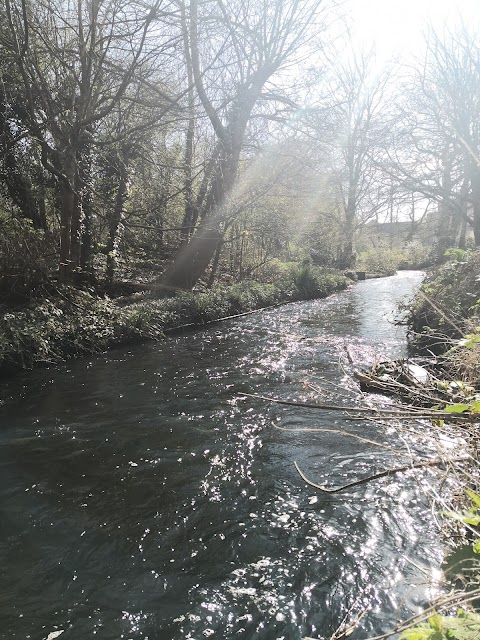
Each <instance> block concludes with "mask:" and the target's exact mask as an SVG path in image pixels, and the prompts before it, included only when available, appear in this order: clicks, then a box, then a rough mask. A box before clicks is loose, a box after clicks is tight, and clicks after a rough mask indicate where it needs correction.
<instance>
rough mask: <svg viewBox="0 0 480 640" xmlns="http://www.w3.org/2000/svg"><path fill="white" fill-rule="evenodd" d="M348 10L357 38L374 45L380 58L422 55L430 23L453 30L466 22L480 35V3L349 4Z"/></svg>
mask: <svg viewBox="0 0 480 640" xmlns="http://www.w3.org/2000/svg"><path fill="white" fill-rule="evenodd" d="M346 8H347V9H348V10H349V13H350V15H351V17H352V20H353V26H352V32H353V36H354V38H355V39H358V41H359V42H362V43H365V44H366V45H367V46H368V45H369V44H373V42H375V43H376V51H377V57H378V58H390V57H391V56H392V55H394V54H396V53H405V54H407V53H415V51H420V50H421V48H422V41H423V36H422V33H423V31H424V29H425V27H426V26H427V25H428V24H429V23H431V24H432V25H433V26H434V27H435V28H441V27H442V25H444V24H447V25H448V26H449V27H453V26H454V24H455V23H456V22H459V21H460V20H462V19H463V20H464V22H465V23H466V24H467V25H469V26H471V27H472V28H473V29H474V30H476V29H478V30H479V31H480V0H348V4H347V6H346Z"/></svg>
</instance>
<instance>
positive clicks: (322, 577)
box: [0, 272, 441, 640]
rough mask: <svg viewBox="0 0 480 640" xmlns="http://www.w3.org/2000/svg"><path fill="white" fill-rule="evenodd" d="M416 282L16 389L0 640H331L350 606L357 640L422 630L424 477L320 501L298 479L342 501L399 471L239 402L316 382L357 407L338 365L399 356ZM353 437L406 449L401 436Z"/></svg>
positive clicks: (6, 442)
mask: <svg viewBox="0 0 480 640" xmlns="http://www.w3.org/2000/svg"><path fill="white" fill-rule="evenodd" d="M420 279H421V273H419V272H415V273H414V272H410V273H402V274H400V275H398V276H395V277H393V278H385V279H381V280H370V281H367V282H362V283H358V284H357V285H355V286H354V287H352V288H351V289H350V290H349V291H347V292H344V293H341V294H338V295H335V296H332V297H331V298H328V299H327V300H323V301H314V302H307V303H298V304H293V305H288V306H285V307H281V308H278V309H275V310H272V311H267V312H260V313H257V314H254V315H250V316H246V317H244V318H240V319H238V320H235V321H229V322H227V323H223V324H219V325H214V326H212V327H210V328H208V329H205V330H199V331H196V332H193V333H189V334H186V335H182V336H177V337H174V338H171V339H169V340H168V341H166V342H164V343H159V344H153V345H147V346H144V347H140V348H135V349H132V350H120V351H115V352H110V353H109V354H107V355H105V356H101V357H98V358H95V359H94V360H92V361H91V362H89V361H87V360H78V361H75V362H72V363H70V364H68V365H66V366H62V367H59V368H52V369H51V370H47V371H35V372H32V373H28V374H25V375H22V376H18V377H16V378H14V379H13V380H12V381H10V382H9V383H8V384H7V385H6V386H5V388H4V390H3V392H2V396H1V397H2V398H3V400H4V404H3V406H2V407H0V424H1V430H0V471H1V476H0V480H1V483H0V492H1V509H2V513H1V520H0V550H1V556H0V574H1V581H0V636H1V637H4V638H9V639H10V638H12V639H13V638H21V639H24V638H32V639H44V638H47V636H48V634H49V633H51V632H52V631H54V630H64V633H63V635H62V636H61V637H62V640H69V639H72V638H74V639H77V638H78V639H83V638H99V639H102V640H103V639H105V640H110V639H112V640H113V639H115V640H116V639H120V638H125V639H132V640H137V639H140V638H141V639H143V640H147V639H148V640H157V639H158V640H163V639H178V640H180V639H182V640H184V639H188V638H195V639H196V640H200V639H203V638H209V637H214V638H218V639H220V638H221V639H222V640H228V639H230V638H266V639H267V638H268V639H269V640H280V639H282V638H284V639H285V640H290V639H297V638H302V637H303V636H304V635H309V636H314V637H320V636H328V634H329V633H331V632H332V631H333V630H334V629H335V628H336V626H337V625H338V624H339V622H340V621H341V619H342V618H343V616H344V615H345V613H346V612H347V610H348V609H349V608H350V607H353V611H355V612H358V611H360V610H362V609H367V612H366V614H365V615H364V617H363V618H362V621H361V624H360V627H359V629H358V630H357V631H356V632H355V634H354V636H353V637H354V638H366V637H368V635H369V634H373V633H377V632H380V631H385V630H387V629H388V628H390V626H391V625H392V624H394V623H395V621H396V619H397V618H398V617H401V616H404V615H406V614H407V613H412V612H416V611H417V610H418V606H420V605H421V604H422V602H423V601H424V599H425V598H426V597H427V593H428V592H427V587H428V580H429V576H431V573H432V570H434V569H435V568H436V567H438V564H439V561H440V556H441V549H440V546H439V542H438V538H437V535H436V531H435V528H434V526H433V524H432V522H431V517H430V515H429V513H428V507H427V501H426V499H425V496H424V493H423V490H424V482H427V481H428V479H430V478H431V477H432V476H431V475H430V474H431V472H429V471H423V472H421V473H419V474H417V476H413V475H403V476H398V477H395V478H388V479H384V480H381V481H378V482H375V483H370V484H368V485H364V486H360V487H358V488H357V489H355V490H352V491H350V492H349V493H346V494H335V495H325V494H320V493H319V492H317V491H316V490H315V489H313V488H310V487H308V486H306V485H305V484H304V483H303V482H302V481H301V479H300V478H299V476H298V475H297V473H296V471H295V469H294V466H293V461H294V460H296V461H297V462H298V464H299V465H300V467H301V468H302V470H303V471H304V472H305V473H306V474H307V475H308V476H309V477H311V478H313V479H316V480H317V481H320V482H326V483H329V484H332V485H338V484H344V483H345V482H347V481H350V480H354V479H356V478H358V477H361V476H362V475H368V474H369V473H371V472H372V470H374V469H381V468H384V467H385V466H387V465H392V464H393V466H395V464H398V459H397V458H395V457H394V455H393V453H392V452H389V451H382V450H381V449H378V448H375V447H374V446H372V445H369V444H366V443H362V442H359V441H356V440H353V439H349V438H345V437H342V436H340V435H338V434H332V433H309V432H299V433H291V432H288V431H279V430H277V429H275V428H274V427H273V426H272V424H271V423H272V421H275V422H277V423H278V424H279V425H282V426H289V427H305V426H310V427H312V426H314V427H323V428H335V427H337V428H338V427H341V426H345V425H343V424H341V423H340V422H339V420H338V415H336V414H330V413H319V412H312V411H309V410H307V409H303V410H302V409H300V410H299V409H296V408H292V407H286V406H279V405H269V404H265V403H262V402H259V401H257V400H252V399H248V400H241V399H240V393H241V392H242V391H245V392H251V393H261V394H272V395H275V396H277V397H284V398H294V397H300V396H301V397H308V395H309V394H310V393H311V389H310V388H308V387H307V386H305V382H306V381H307V382H310V383H315V384H321V385H322V386H323V387H324V388H325V389H327V388H328V389H330V390H331V391H332V392H333V393H334V395H333V396H330V395H326V396H324V397H328V398H331V397H335V398H336V400H337V401H343V400H344V397H343V395H341V394H347V395H349V394H350V396H351V394H352V392H350V391H348V389H353V388H354V385H353V384H352V382H351V380H350V378H349V375H348V372H349V365H348V362H347V360H346V358H345V347H346V346H347V345H348V346H349V349H350V353H351V354H353V356H354V357H355V358H357V359H358V361H359V362H360V363H362V362H367V361H371V360H372V359H373V358H374V357H375V355H376V354H377V355H378V354H381V353H383V354H390V355H401V354H402V353H404V350H405V334H404V329H403V328H402V327H397V326H394V325H393V324H392V323H391V320H392V318H393V315H394V311H395V308H396V305H397V303H398V301H399V300H401V299H403V298H404V297H405V296H406V295H407V296H408V294H410V293H411V292H412V290H413V288H415V287H416V286H417V285H418V283H419V281H420ZM332 384H335V385H340V386H341V387H342V388H344V389H346V390H342V389H341V388H340V389H336V388H335V387H333V386H332ZM338 394H340V395H338ZM355 398H356V397H355ZM365 400H366V401H370V402H372V403H373V404H378V403H381V402H383V400H382V399H380V398H378V397H373V396H369V397H366V398H364V401H365ZM354 401H357V400H356V399H355V400H354ZM347 426H348V429H349V430H350V431H354V432H356V433H358V434H361V435H362V436H364V437H367V438H374V439H377V440H382V441H386V442H388V444H389V446H391V447H393V448H395V447H396V446H403V442H401V440H400V438H399V436H397V434H396V433H395V431H394V430H393V429H390V430H387V431H382V429H381V428H379V427H378V426H375V425H374V424H371V423H359V424H356V423H354V422H349V423H347ZM410 445H411V446H412V448H414V449H415V447H417V448H418V446H419V444H418V442H415V441H412V442H411V443H410ZM418 478H421V479H422V481H421V482H420V481H418ZM423 583H427V585H426V586H422V584H423Z"/></svg>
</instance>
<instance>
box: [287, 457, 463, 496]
mask: <svg viewBox="0 0 480 640" xmlns="http://www.w3.org/2000/svg"><path fill="white" fill-rule="evenodd" d="M470 458H471V456H461V457H458V458H452V459H451V460H445V459H444V458H435V459H434V460H424V461H423V462H415V463H414V464H409V465H405V466H403V467H394V468H393V469H385V470H384V471H380V472H379V473H375V474H373V475H372V476H368V477H367V478H362V479H361V480H355V481H354V482H349V483H348V484H344V485H343V486H342V487H336V488H331V489H330V488H328V487H322V486H321V485H319V484H317V483H316V482H313V481H312V480H309V479H308V478H307V477H306V476H305V474H304V473H303V472H302V471H301V469H300V467H299V466H298V464H297V463H296V462H294V463H293V464H294V465H295V468H296V470H297V471H298V474H299V476H300V477H301V478H302V480H303V481H304V482H306V483H307V484H309V485H310V486H311V487H315V489H319V490H320V491H323V493H340V492H341V491H345V489H351V488H352V487H358V486H359V485H362V484H366V483H367V482H370V481H371V480H378V479H379V478H384V477H385V476H390V475H393V474H395V473H402V472H403V471H409V470H410V469H421V468H425V467H437V466H439V465H441V464H447V463H449V462H450V463H451V462H464V461H465V460H469V459H470Z"/></svg>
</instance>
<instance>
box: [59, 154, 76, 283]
mask: <svg viewBox="0 0 480 640" xmlns="http://www.w3.org/2000/svg"><path fill="white" fill-rule="evenodd" d="M63 173H64V176H65V178H66V179H64V180H63V181H62V183H61V209H60V265H59V276H60V280H61V281H62V282H64V283H68V282H70V281H71V278H72V260H71V245H72V218H73V210H74V207H75V196H74V191H73V184H74V180H75V160H74V158H72V157H71V154H69V153H65V157H64V170H63Z"/></svg>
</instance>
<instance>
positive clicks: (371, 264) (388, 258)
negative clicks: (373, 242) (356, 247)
mask: <svg viewBox="0 0 480 640" xmlns="http://www.w3.org/2000/svg"><path fill="white" fill-rule="evenodd" d="M405 260H406V256H405V254H404V253H402V252H401V251H399V250H398V249H382V248H380V249H378V248H377V249H368V250H366V251H362V253H361V254H360V255H359V257H358V260H357V266H356V268H357V270H358V271H367V272H369V273H378V274H382V275H393V274H394V273H395V271H396V270H397V269H398V268H399V266H400V264H401V263H402V262H403V261H405Z"/></svg>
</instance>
